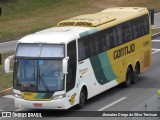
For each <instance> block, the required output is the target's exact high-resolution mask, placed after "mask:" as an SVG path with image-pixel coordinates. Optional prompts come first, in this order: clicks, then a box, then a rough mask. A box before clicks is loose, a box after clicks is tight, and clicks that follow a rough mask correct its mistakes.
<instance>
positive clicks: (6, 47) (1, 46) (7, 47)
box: [0, 40, 18, 53]
mask: <svg viewBox="0 0 160 120" xmlns="http://www.w3.org/2000/svg"><path fill="white" fill-rule="evenodd" d="M17 41H18V40H14V41H10V42H3V43H0V53H4V52H8V51H15V48H16V45H17Z"/></svg>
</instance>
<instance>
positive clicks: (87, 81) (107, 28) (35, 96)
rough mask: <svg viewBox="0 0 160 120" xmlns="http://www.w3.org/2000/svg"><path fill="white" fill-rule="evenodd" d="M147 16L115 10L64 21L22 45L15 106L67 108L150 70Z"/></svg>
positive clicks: (7, 67)
mask: <svg viewBox="0 0 160 120" xmlns="http://www.w3.org/2000/svg"><path fill="white" fill-rule="evenodd" d="M150 27H151V26H150V20H149V13H148V10H147V9H146V8H143V7H115V8H107V9H105V10H103V11H100V12H97V13H93V14H84V15H80V16H77V17H73V18H70V19H67V20H64V21H61V22H59V23H58V24H57V26H55V27H52V28H49V29H45V30H42V31H39V32H36V33H34V34H30V35H27V36H25V37H23V38H22V39H20V40H19V41H18V44H17V47H16V52H15V55H13V56H10V57H8V58H7V59H6V60H5V71H6V73H8V72H10V61H11V59H12V58H14V68H13V93H14V96H15V97H14V101H15V107H16V108H30V109H69V108H71V107H72V106H75V105H77V106H78V107H79V108H82V107H84V106H85V103H86V101H87V100H88V99H90V98H92V97H94V96H96V95H98V94H100V93H102V92H104V91H106V90H108V89H110V88H112V87H114V86H117V85H119V84H123V86H124V87H129V86H130V85H131V84H134V83H136V82H137V81H138V79H139V74H140V73H143V72H145V71H146V70H148V69H149V68H150V67H151V30H150Z"/></svg>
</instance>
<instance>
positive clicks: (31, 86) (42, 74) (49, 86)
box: [14, 60, 64, 92]
mask: <svg viewBox="0 0 160 120" xmlns="http://www.w3.org/2000/svg"><path fill="white" fill-rule="evenodd" d="M14 87H15V88H16V89H19V90H22V91H44V92H45V91H60V90H64V75H63V73H62V60H16V62H15V70H14Z"/></svg>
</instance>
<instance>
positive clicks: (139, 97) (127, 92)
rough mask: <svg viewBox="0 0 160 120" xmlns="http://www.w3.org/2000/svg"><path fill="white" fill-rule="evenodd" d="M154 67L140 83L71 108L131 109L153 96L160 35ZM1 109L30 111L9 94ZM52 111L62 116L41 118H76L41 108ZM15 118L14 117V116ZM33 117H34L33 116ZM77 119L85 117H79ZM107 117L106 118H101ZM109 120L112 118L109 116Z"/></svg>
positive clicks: (159, 67) (159, 64)
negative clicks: (17, 103) (20, 107)
mask: <svg viewBox="0 0 160 120" xmlns="http://www.w3.org/2000/svg"><path fill="white" fill-rule="evenodd" d="M152 45H153V46H152V47H153V50H152V68H151V69H150V70H148V71H147V72H145V73H143V74H141V75H140V80H139V81H138V83H136V84H134V85H132V86H130V87H129V88H123V87H121V86H117V87H115V88H112V89H110V90H109V91H106V92H104V93H102V94H100V95H98V96H96V97H94V98H92V99H90V100H89V101H88V102H87V104H86V106H85V107H84V108H83V109H81V110H78V109H77V108H71V109H70V110H74V111H75V110H76V111H98V110H102V111H129V110H131V109H133V108H134V107H136V106H138V105H139V104H141V103H143V102H144V101H145V100H147V99H149V98H151V97H152V96H153V95H155V94H156V93H157V89H158V88H160V75H159V71H160V37H156V38H154V39H153V40H152ZM0 111H29V110H28V109H15V108H14V101H13V95H7V96H4V97H0ZM39 111H46V113H47V112H52V113H53V114H52V115H53V116H57V115H60V116H62V117H58V118H57V117H48V118H41V119H47V120H51V119H52V120H53V119H56V120H66V119H69V120H72V119H73V120H74V119H75V118H74V117H67V118H66V117H63V116H72V115H74V113H64V111H55V110H39ZM5 119H11V118H0V120H5ZM12 119H13V118H12ZM21 119H26V118H15V120H21ZM32 119H33V118H32ZM76 119H77V120H80V119H84V118H81V117H77V118H76ZM85 119H87V120H96V119H97V118H93V117H92V118H91V117H87V118H85ZM99 119H105V120H106V118H99ZM107 120H112V119H111V118H108V119H107Z"/></svg>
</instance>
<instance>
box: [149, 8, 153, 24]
mask: <svg viewBox="0 0 160 120" xmlns="http://www.w3.org/2000/svg"><path fill="white" fill-rule="evenodd" d="M149 14H150V19H151V25H154V10H153V9H152V10H149Z"/></svg>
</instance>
